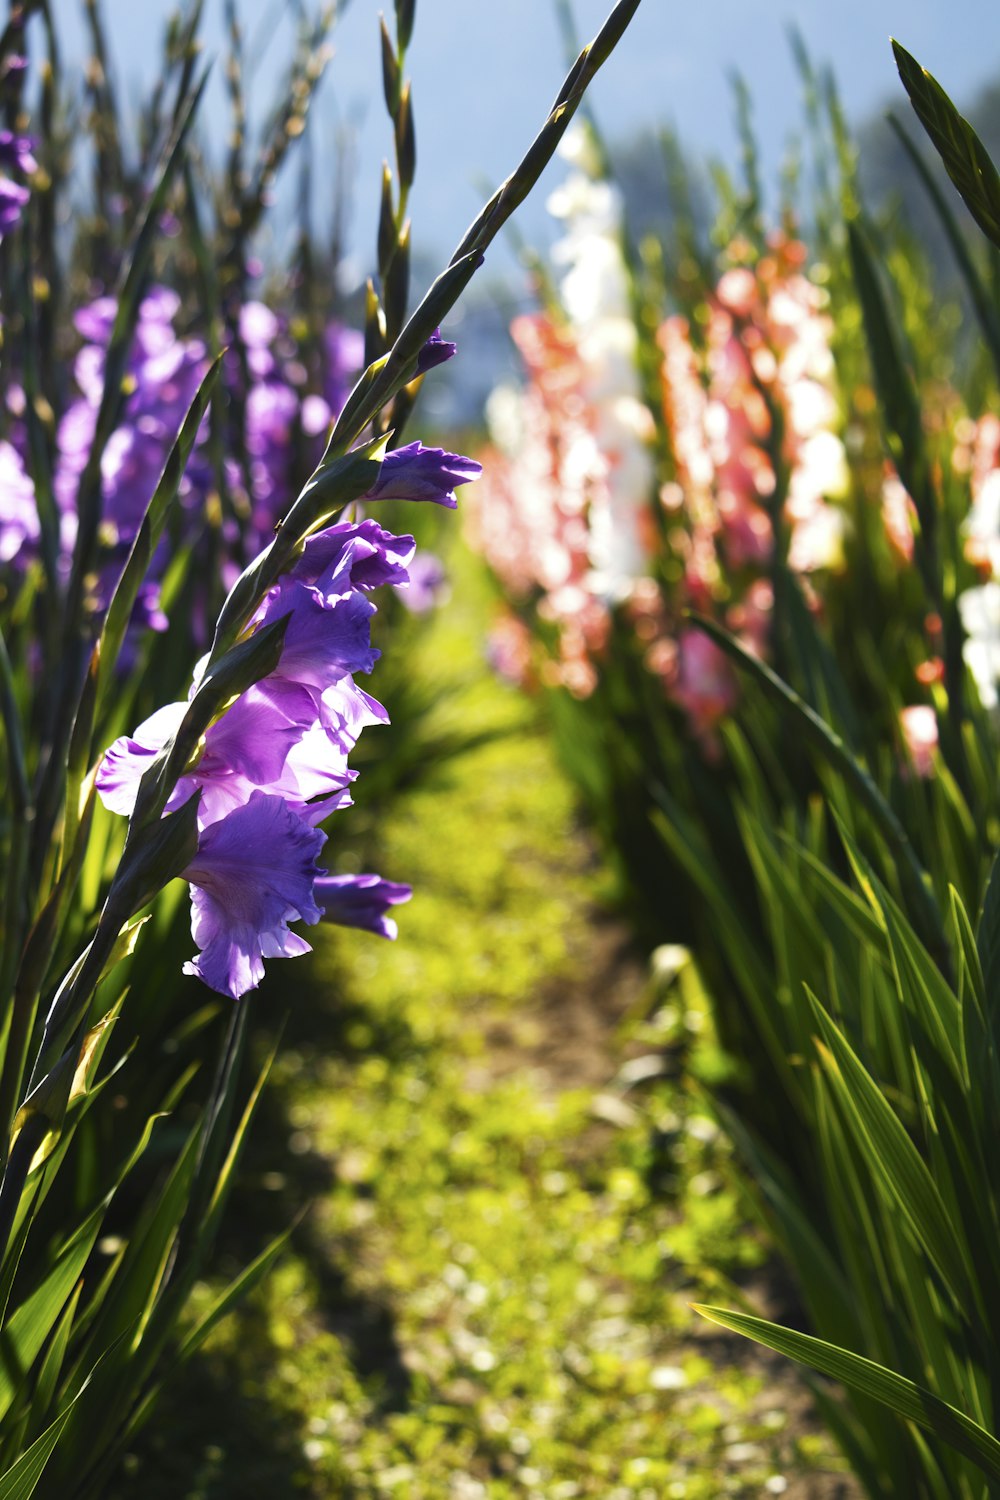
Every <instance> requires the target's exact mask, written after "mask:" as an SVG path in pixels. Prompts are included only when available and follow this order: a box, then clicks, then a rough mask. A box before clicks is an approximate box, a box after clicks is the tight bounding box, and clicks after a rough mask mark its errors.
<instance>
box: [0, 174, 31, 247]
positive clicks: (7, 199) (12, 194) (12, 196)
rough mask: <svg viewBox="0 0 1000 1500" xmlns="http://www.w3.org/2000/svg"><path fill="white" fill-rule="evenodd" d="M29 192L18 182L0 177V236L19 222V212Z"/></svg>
mask: <svg viewBox="0 0 1000 1500" xmlns="http://www.w3.org/2000/svg"><path fill="white" fill-rule="evenodd" d="M30 197H31V194H30V193H29V192H28V189H27V188H26V187H21V185H20V183H17V182H12V181H11V179H10V178H9V177H0V237H2V236H3V235H5V234H9V233H10V231H11V230H12V229H13V228H14V227H15V226H16V225H17V224H19V223H20V222H21V214H22V212H23V210H24V206H25V204H26V203H27V201H28V199H29V198H30Z"/></svg>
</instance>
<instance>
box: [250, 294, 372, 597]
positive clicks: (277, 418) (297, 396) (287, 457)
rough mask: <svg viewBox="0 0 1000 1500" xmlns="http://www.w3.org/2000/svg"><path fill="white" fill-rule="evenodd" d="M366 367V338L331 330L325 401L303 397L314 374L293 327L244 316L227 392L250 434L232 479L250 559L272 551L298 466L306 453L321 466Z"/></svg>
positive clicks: (262, 315) (260, 315)
mask: <svg viewBox="0 0 1000 1500" xmlns="http://www.w3.org/2000/svg"><path fill="white" fill-rule="evenodd" d="M244 362H245V366H244ZM363 363H364V338H363V336H362V335H361V334H360V333H359V332H358V331H357V330H356V329H351V328H344V327H343V326H342V325H340V324H339V323H330V324H329V325H328V326H327V328H326V329H325V330H324V334H323V360H322V364H323V372H322V385H323V390H322V394H318V393H316V392H312V393H309V394H305V395H303V393H302V392H303V388H304V386H305V385H306V383H307V381H308V378H309V374H308V371H307V369H306V366H305V364H304V363H303V362H302V360H301V359H300V358H299V354H298V351H297V349H296V347H295V344H294V342H293V341H292V339H291V338H290V336H289V332H288V328H287V324H286V323H285V320H284V319H282V318H280V317H279V316H278V315H277V314H276V313H274V312H272V310H271V309H270V308H269V307H267V306H266V305H265V304H264V303H262V302H247V303H245V304H244V305H243V307H242V308H241V309H240V315H239V327H238V346H235V347H233V348H231V349H230V350H229V353H228V355H227V358H226V384H227V387H228V388H229V389H230V390H232V391H238V392H240V394H241V397H242V400H241V403H240V404H241V406H242V419H243V430H242V433H241V434H240V437H239V439H238V440H237V443H236V444H234V447H237V446H239V445H240V444H241V445H242V448H243V452H244V454H245V463H246V472H245V473H243V472H242V471H241V464H240V462H239V461H238V460H237V458H236V457H235V456H233V455H230V456H229V457H228V458H227V461H226V478H227V483H228V485H229V487H230V490H231V491H232V493H233V494H234V495H237V496H238V497H240V500H241V502H242V503H241V506H240V508H241V509H242V510H243V511H245V513H246V515H247V521H246V522H245V523H244V525H243V526H242V527H241V532H242V537H241V540H242V544H243V546H244V547H245V548H246V551H247V555H249V556H253V555H254V554H255V553H256V552H258V551H260V550H261V548H262V547H265V546H266V545H267V543H268V541H269V540H270V538H271V536H272V535H273V531H274V523H275V521H277V520H278V518H279V517H280V516H282V515H284V513H285V511H286V510H287V509H288V506H289V505H290V503H291V501H292V499H293V498H294V493H295V489H296V485H295V477H296V476H295V461H296V457H297V454H298V453H299V452H300V451H301V450H302V448H303V445H304V446H305V449H306V451H307V452H309V453H310V454H311V456H312V457H313V458H314V459H315V460H318V459H319V456H320V453H321V452H322V447H323V439H325V437H326V434H327V431H328V430H329V427H330V424H331V422H332V421H333V419H334V418H335V417H336V416H338V415H339V413H340V411H341V410H342V409H343V406H344V403H345V401H346V400H347V397H348V394H349V392H350V389H351V386H352V385H353V384H354V380H355V378H356V377H357V375H358V374H359V373H360V371H361V366H362V365H363ZM230 581H231V580H230Z"/></svg>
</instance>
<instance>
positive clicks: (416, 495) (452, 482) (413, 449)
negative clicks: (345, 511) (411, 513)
mask: <svg viewBox="0 0 1000 1500" xmlns="http://www.w3.org/2000/svg"><path fill="white" fill-rule="evenodd" d="M482 472H483V466H482V464H479V463H477V462H476V460H475V459H474V458H463V457H462V455H461V454H460V453H446V452H445V451H444V449H443V448H425V447H424V446H423V444H422V443H407V445H406V447H405V448H396V449H394V451H393V452H392V453H387V454H386V456H385V458H384V459H383V460H382V471H381V473H380V474H379V477H378V479H377V480H376V481H375V483H374V484H373V485H372V487H371V489H370V490H369V491H368V493H367V494H366V495H365V497H364V498H365V499H366V500H431V501H433V502H434V504H435V505H445V506H447V507H448V509H449V510H454V509H455V507H456V505H457V504H458V501H457V499H456V498H455V490H456V489H457V488H458V486H459V485H460V484H469V483H471V481H472V480H474V479H478V478H479V476H480V474H481V473H482Z"/></svg>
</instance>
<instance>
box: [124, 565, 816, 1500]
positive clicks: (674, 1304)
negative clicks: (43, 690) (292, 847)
mask: <svg viewBox="0 0 1000 1500" xmlns="http://www.w3.org/2000/svg"><path fill="white" fill-rule="evenodd" d="M460 593H461V597H462V600H463V604H462V607H461V609H458V608H452V609H450V610H449V611H447V612H446V613H445V614H444V615H443V616H442V617H441V619H440V620H439V622H438V623H437V624H435V626H434V627H433V629H432V631H431V633H430V635H429V636H428V637H427V638H425V639H424V640H423V642H422V643H421V644H420V646H419V648H417V647H415V648H414V649H413V651H412V652H411V654H410V664H411V668H412V670H413V671H414V672H415V673H417V674H419V672H420V667H421V660H423V661H424V662H425V663H429V664H437V665H438V667H439V666H440V663H441V662H442V661H447V664H448V668H449V670H452V671H453V672H454V671H458V672H460V673H462V674H464V675H465V679H466V685H465V687H464V688H463V689H462V691H461V693H460V694H459V695H458V696H457V697H456V696H455V695H454V694H452V695H450V696H448V697H447V698H445V697H442V700H441V705H440V707H439V708H436V709H434V710H433V714H438V715H439V716H440V715H443V716H444V717H445V718H449V716H455V715H456V714H457V715H458V717H459V718H461V716H462V714H463V713H464V712H469V713H471V712H473V711H474V713H475V715H476V716H477V720H478V722H480V723H485V724H488V725H489V726H490V727H491V729H492V730H493V731H494V737H493V738H492V739H486V740H484V741H482V742H480V743H477V744H475V745H474V746H473V747H472V748H469V749H467V750H465V751H464V752H462V753H459V754H457V755H454V756H453V757H452V758H450V759H448V760H446V761H444V762H442V763H438V764H434V765H431V766H427V767H425V768H424V770H423V772H422V774H421V775H420V776H419V777H416V778H410V784H409V785H408V786H407V787H406V788H405V789H403V790H401V791H397V793H396V795H395V796H394V797H393V798H392V800H391V801H390V802H388V803H386V804H385V805H383V806H382V807H381V808H380V809H377V810H373V809H371V808H370V807H369V808H368V809H364V808H362V809H361V811H360V812H359V814H358V817H357V819H356V822H355V833H356V835H357V837H362V836H364V837H366V838H367V840H368V843H369V848H368V851H367V854H368V855H369V856H370V857H371V861H372V867H374V868H378V869H380V870H381V871H382V872H383V873H384V874H386V875H388V876H390V877H391V878H394V879H401V878H407V879H412V881H413V883H414V885H415V887H416V889H417V895H416V896H415V898H414V900H413V902H412V904H411V906H410V907H408V908H403V909H402V911H401V913H400V928H401V937H400V941H399V942H398V943H397V944H395V945H389V944H383V943H379V942H377V940H375V939H369V938H366V937H365V936H364V935H361V934H356V933H349V932H345V933H334V934H331V935H330V936H329V938H327V939H325V940H324V941H323V943H322V946H321V948H320V951H319V952H318V954H317V956H316V960H315V963H314V965H313V968H312V977H311V981H310V984H309V988H308V989H307V990H303V991H302V992H301V993H298V994H297V995H296V996H295V999H294V1010H293V1014H292V1018H291V1020H290V1023H289V1028H288V1033H287V1037H286V1044H285V1046H284V1048H283V1050H282V1053H281V1056H280V1059H279V1062H278V1064H277V1067H276V1070H275V1076H274V1080H273V1086H272V1087H271V1090H270V1093H269V1102H268V1104H267V1107H266V1110H265V1113H264V1115H263V1117H262V1119H261V1120H260V1122H259V1123H258V1126H257V1137H256V1146H255V1153H254V1155H253V1158H252V1160H251V1163H250V1166H249V1168H248V1172H247V1180H246V1182H245V1184H244V1187H243V1189H242V1193H241V1195H240V1198H239V1201H238V1202H237V1203H236V1204H235V1205H234V1215H233V1223H232V1225H231V1228H230V1234H229V1239H228V1240H227V1242H226V1244H225V1245H224V1246H223V1247H222V1254H221V1259H222V1261H223V1263H224V1266H223V1268H224V1269H225V1268H226V1266H227V1264H228V1263H231V1265H229V1268H230V1269H232V1268H233V1267H234V1266H235V1265H236V1264H237V1262H238V1257H239V1256H241V1255H242V1256H243V1257H244V1258H246V1256H247V1254H248V1247H249V1253H253V1250H254V1249H256V1248H258V1246H259V1244H260V1243H262V1242H263V1237H264V1235H265V1234H266V1233H267V1232H268V1230H269V1229H270V1228H271V1227H272V1226H273V1227H278V1226H280V1224H281V1223H282V1222H283V1221H285V1220H287V1218H288V1217H290V1216H292V1215H293V1214H294V1213H295V1212H296V1211H297V1210H300V1209H303V1208H304V1209H305V1215H304V1217H303V1219H302V1221H301V1223H300V1225H299V1227H298V1229H297V1230H296V1232H295V1235H294V1237H293V1241H292V1246H291V1249H290V1251H289V1253H288V1254H287V1255H286V1257H285V1259H284V1260H283V1262H282V1263H281V1264H280V1265H279V1268H278V1270H277V1272H276V1273H275V1274H274V1276H273V1277H272V1279H271V1280H270V1282H269V1283H268V1284H267V1285H266V1287H265V1288H264V1289H262V1291H261V1292H260V1293H258V1294H257V1295H256V1296H255V1297H254V1298H253V1300H252V1301H251V1303H250V1304H249V1305H248V1306H247V1307H246V1308H245V1309H243V1310H242V1311H241V1312H240V1313H239V1314H238V1315H237V1316H236V1317H234V1318H233V1319H232V1320H230V1322H229V1323H228V1324H226V1325H225V1326H224V1327H223V1328H222V1329H221V1330H220V1331H219V1333H218V1334H217V1335H216V1336H215V1338H214V1340H213V1342H212V1343H211V1344H210V1345H209V1347H208V1348H207V1350H206V1352H205V1355H204V1357H203V1358H201V1359H200V1360H199V1362H198V1363H197V1365H196V1366H195V1367H194V1369H193V1371H192V1372H191V1374H190V1376H189V1377H188V1378H187V1381H186V1384H185V1385H184V1387H183V1388H180V1389H178V1390H176V1391H175V1392H174V1394H173V1396H172V1397H171V1398H170V1399H169V1400H168V1403H167V1405H166V1406H165V1407H164V1408H162V1409H161V1411H160V1413H159V1416H158V1418H157V1420H156V1423H155V1425H154V1427H153V1428H152V1429H151V1431H150V1432H149V1433H147V1434H146V1435H145V1436H144V1438H143V1440H142V1443H141V1444H140V1445H139V1446H138V1447H137V1450H136V1453H135V1454H134V1455H133V1456H132V1458H131V1459H130V1461H129V1464H128V1470H129V1472H128V1473H127V1474H126V1476H125V1477H124V1478H123V1479H122V1481H121V1482H120V1484H119V1486H118V1488H117V1489H116V1490H115V1492H114V1497H113V1500H133V1497H137V1496H139V1495H142V1496H143V1497H144V1500H161V1497H163V1500H166V1497H167V1496H169V1497H171V1500H179V1497H187V1500H235V1497H237V1496H239V1497H240V1500H253V1497H256V1496H260V1497H264V1496H268V1497H271V1496H276V1495H277V1496H283V1495H286V1494H298V1495H303V1496H306V1497H315V1500H325V1497H330V1496H345V1497H346V1496H351V1497H373V1500H374V1497H381V1496H392V1495H398V1496H405V1497H408V1500H439V1497H454V1500H493V1497H515V1496H517V1497H520V1496H524V1497H544V1500H571V1497H574V1496H595V1497H601V1500H608V1497H612V1500H627V1497H633V1496H634V1497H637V1500H659V1497H682V1500H715V1497H718V1496H719V1495H738V1496H751V1495H753V1496H759V1495H761V1494H764V1495H766V1494H768V1493H775V1494H778V1493H782V1492H783V1490H782V1486H781V1478H782V1477H783V1476H785V1475H791V1474H793V1473H796V1472H798V1473H807V1472H812V1469H813V1466H814V1465H819V1466H820V1467H824V1468H829V1467H830V1461H829V1456H828V1452H827V1450H826V1448H825V1447H824V1445H823V1443H822V1442H821V1441H820V1440H818V1439H817V1438H815V1437H814V1436H812V1435H811V1434H810V1433H809V1432H808V1431H805V1432H804V1433H803V1431H802V1430H801V1427H800V1426H796V1429H795V1431H794V1432H791V1431H790V1430H789V1428H788V1424H787V1421H786V1407H787V1405H788V1401H789V1393H790V1392H791V1393H792V1395H795V1394H796V1393H797V1392H798V1390H799V1388H798V1387H797V1386H796V1385H795V1381H796V1379H797V1377H796V1376H795V1375H794V1373H792V1372H791V1371H789V1370H788V1369H786V1368H785V1367H784V1366H781V1365H780V1363H779V1362H778V1361H769V1360H767V1359H765V1358H764V1357H762V1356H760V1355H758V1354H756V1353H753V1352H751V1351H750V1350H749V1348H748V1346H745V1345H742V1344H736V1343H733V1342H727V1341H726V1340H724V1339H719V1338H717V1337H715V1336H714V1335H712V1334H711V1333H710V1332H709V1331H707V1326H698V1327H696V1326H695V1324H696V1322H697V1320H696V1319H695V1318H694V1316H693V1315H692V1314H691V1312H690V1310H689V1308H688V1305H687V1304H688V1302H689V1301H690V1300H693V1299H695V1298H696V1297H699V1298H702V1299H707V1298H709V1297H713V1296H716V1295H717V1294H718V1293H719V1292H720V1291H723V1290H724V1291H725V1292H726V1293H730V1292H731V1288H730V1286H729V1285H728V1280H727V1278H728V1277H730V1276H733V1275H735V1276H737V1277H741V1278H745V1277H746V1276H749V1275H752V1274H753V1273H754V1269H755V1268H756V1267H758V1266H759V1265H760V1264H761V1262H762V1260H763V1256H764V1252H763V1249H762V1246H761V1245H760V1243H759V1241H758V1240H757V1239H756V1237H755V1236H754V1235H753V1234H751V1233H750V1232H749V1231H748V1230H747V1228H746V1226H745V1223H744V1221H743V1218H742V1217H741V1214H740V1211H739V1208H738V1205H737V1202H736V1197H735V1194H734V1191H733V1190H732V1188H731V1187H730V1186H728V1185H727V1184H728V1180H729V1179H728V1176H727V1173H728V1169H729V1158H728V1152H727V1148H726V1147H725V1145H724V1143H723V1142H722V1140H721V1138H720V1136H719V1134H718V1132H717V1131H716V1130H715V1128H714V1126H713V1125H712V1123H711V1121H710V1120H708V1119H707V1118H706V1116H705V1114H704V1111H703V1109H702V1108H701V1106H700V1104H699V1102H698V1096H697V1092H696V1090H695V1089H694V1088H693V1086H692V1084H691V1075H692V1073H699V1072H700V1073H702V1074H707V1073H709V1072H711V1071H712V1070H713V1069H717V1068H718V1066H719V1057H718V1053H717V1050H716V1049H715V1048H714V1045H713V1043H712V1039H711V1036H710V1034H709V1031H708V1022H707V1019H706V1011H705V1006H704V1002H703V997H702V995H701V992H700V987H699V984H698V980H697V976H696V974H695V973H694V970H693V969H692V968H691V967H690V966H687V967H685V968H683V969H682V970H681V972H680V974H679V976H677V977H675V978H673V979H670V978H669V977H668V978H667V979H665V980H664V979H661V980H659V981H655V982H654V981H651V980H646V979H645V978H644V976H643V972H642V969H641V968H640V967H639V966H638V965H637V963H636V961H635V959H634V957H632V956H631V955H629V954H628V953H627V952H626V951H623V949H622V943H621V935H620V933H618V931H617V930H616V929H615V928H613V927H612V926H611V925H609V923H608V921H607V919H606V918H604V917H602V916H601V913H600V909H599V903H600V897H601V890H602V881H603V879H604V877H603V874H602V871H601V869H600V867H599V865H598V864H597V863H596V861H595V859H594V856H593V853H592V849H591V846H590V844H589V843H588V841H587V839H586V838H585V837H584V836H583V834H582V833H581V831H580V829H579V828H578V826H577V824H576V820H575V815H574V808H573V801H572V796H571V793H570V791H569V789H568V787H567V785H566V783H565V781H564V780H563V778H562V777H561V775H560V773H559V771H558V769H557V766H556V764H555V760H554V757H553V753H552V750H551V747H550V745H549V743H548V741H547V740H546V738H545V736H544V734H543V732H542V730H541V728H540V726H539V725H538V723H537V722H536V720H535V717H534V715H533V713H532V711H531V709H530V707H526V706H525V705H524V703H523V702H522V700H520V699H519V698H517V697H515V696H514V695H512V694H511V693H509V692H508V691H507V690H506V689H504V688H503V687H501V686H499V685H497V684H495V683H494V682H492V681H491V680H490V679H489V678H488V677H487V676H486V675H485V673H484V671H483V669H482V668H481V667H480V666H479V665H478V655H477V654H478V649H479V648H478V646H477V644H476V642H477V641H478V640H479V638H480V637H481V629H482V626H481V620H482V614H481V601H480V600H479V598H478V597H477V595H476V592H475V590H474V589H473V588H472V587H471V586H470V587H469V588H465V587H464V586H463V588H462V590H461V591H460ZM388 696H389V695H388V694H387V697H388ZM391 706H392V704H391V700H390V707H391ZM432 716H433V715H432ZM449 722H452V723H453V722H455V719H454V717H451V718H449ZM424 729H425V730H426V729H427V724H426V723H425V724H424ZM343 846H344V847H351V846H352V845H351V844H350V842H349V841H347V840H345V841H344V842H343ZM276 967H280V966H276ZM297 968H298V965H296V969H297ZM286 975H288V977H287V978H286ZM280 978H281V979H284V981H285V984H286V985H287V984H291V983H292V982H298V980H299V975H298V974H294V976H293V975H291V974H290V972H289V970H287V969H286V970H284V971H283V972H282V974H281V976H280ZM278 989H280V984H276V985H272V990H271V994H272V998H274V997H275V992H276V991H277V990H278ZM263 1003H265V1004H266V1003H267V1001H266V997H264V1000H263ZM636 1055H645V1056H650V1057H653V1058H655V1059H657V1060H658V1062H659V1065H660V1066H662V1067H663V1068H664V1069H665V1072H664V1073H663V1074H662V1076H659V1077H657V1078H655V1079H654V1081H653V1082H651V1083H650V1082H646V1083H642V1084H638V1083H637V1084H636V1085H634V1086H631V1087H630V1086H628V1079H627V1075H626V1076H625V1077H622V1076H621V1075H620V1074H619V1073H618V1070H619V1068H620V1067H621V1065H622V1063H623V1060H625V1059H626V1058H627V1057H630V1056H631V1057H634V1056H636ZM616 1075H618V1076H617V1078H616ZM609 1121H610V1123H609ZM709 1268H711V1269H709ZM209 1294H210V1289H209V1288H208V1287H205V1288H202V1289H200V1290H199V1297H200V1298H204V1299H205V1300H207V1298H208V1296H209ZM720 1355H721V1357H722V1363H713V1362H712V1361H713V1360H714V1359H717V1358H718V1357H719V1356H720ZM737 1360H741V1361H742V1363H736V1361H737ZM747 1361H750V1363H749V1364H748V1363H747ZM779 1371H780V1374H778V1373H776V1372H779ZM776 1381H780V1384H775V1383H774V1382H776ZM768 1485H770V1486H771V1488H770V1489H769V1488H768V1487H767V1486H768ZM803 1493H809V1492H808V1490H807V1491H805V1492H803Z"/></svg>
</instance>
